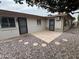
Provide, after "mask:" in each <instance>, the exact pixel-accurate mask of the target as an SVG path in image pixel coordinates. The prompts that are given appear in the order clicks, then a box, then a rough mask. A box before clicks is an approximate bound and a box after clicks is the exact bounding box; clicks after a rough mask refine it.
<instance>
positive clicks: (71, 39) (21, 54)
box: [0, 28, 79, 59]
mask: <svg viewBox="0 0 79 59" xmlns="http://www.w3.org/2000/svg"><path fill="white" fill-rule="evenodd" d="M49 40H50V39H49ZM0 59H79V29H78V28H74V29H71V30H69V31H67V32H64V33H62V34H61V35H60V36H59V37H57V38H55V39H54V40H53V41H51V42H50V43H47V42H45V41H43V40H40V39H38V38H37V37H35V36H33V35H31V34H26V35H23V36H20V37H18V38H12V39H9V40H3V41H0Z"/></svg>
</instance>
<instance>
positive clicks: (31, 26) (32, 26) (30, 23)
mask: <svg viewBox="0 0 79 59" xmlns="http://www.w3.org/2000/svg"><path fill="white" fill-rule="evenodd" d="M37 19H41V25H37ZM27 27H28V33H32V32H38V31H43V30H45V29H46V20H44V18H37V17H31V18H27Z"/></svg>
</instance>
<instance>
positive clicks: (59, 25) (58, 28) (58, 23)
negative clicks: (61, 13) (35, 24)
mask: <svg viewBox="0 0 79 59" xmlns="http://www.w3.org/2000/svg"><path fill="white" fill-rule="evenodd" d="M58 19H59V17H57V18H55V31H59V32H62V31H63V18H61V19H60V20H59V21H58Z"/></svg>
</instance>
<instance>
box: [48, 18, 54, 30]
mask: <svg viewBox="0 0 79 59" xmlns="http://www.w3.org/2000/svg"><path fill="white" fill-rule="evenodd" d="M50 22H53V25H51V24H50ZM51 26H52V27H53V29H52V30H51V28H50V27H51ZM49 30H50V31H54V30H55V19H49Z"/></svg>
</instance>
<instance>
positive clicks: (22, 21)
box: [18, 17, 28, 34]
mask: <svg viewBox="0 0 79 59" xmlns="http://www.w3.org/2000/svg"><path fill="white" fill-rule="evenodd" d="M18 24H19V32H20V34H25V33H28V30H27V20H26V18H24V17H18Z"/></svg>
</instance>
